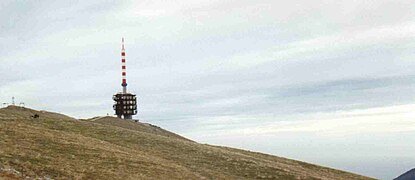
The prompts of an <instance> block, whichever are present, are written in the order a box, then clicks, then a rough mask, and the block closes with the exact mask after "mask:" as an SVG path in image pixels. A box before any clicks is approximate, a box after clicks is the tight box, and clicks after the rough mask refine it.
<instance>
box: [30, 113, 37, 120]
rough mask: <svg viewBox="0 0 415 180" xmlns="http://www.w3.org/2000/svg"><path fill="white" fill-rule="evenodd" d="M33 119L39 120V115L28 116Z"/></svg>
mask: <svg viewBox="0 0 415 180" xmlns="http://www.w3.org/2000/svg"><path fill="white" fill-rule="evenodd" d="M30 117H31V118H33V119H38V118H39V114H34V115H33V116H30Z"/></svg>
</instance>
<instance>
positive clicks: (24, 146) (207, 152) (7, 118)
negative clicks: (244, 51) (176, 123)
mask: <svg viewBox="0 0 415 180" xmlns="http://www.w3.org/2000/svg"><path fill="white" fill-rule="evenodd" d="M34 114H39V115H40V118H38V119H34V118H31V116H32V115H34ZM0 137H1V138H0V179H2V178H5V179H21V178H25V177H30V178H44V179H48V178H52V179H143V178H145V179H255V178H256V179H348V180H349V179H369V178H367V177H363V176H359V175H355V174H351V173H347V172H343V171H339V170H334V169H330V168H325V167H321V166H316V165H312V164H308V163H304V162H299V161H294V160H289V159H285V158H281V157H276V156H271V155H266V154H261V153H255V152H249V151H243V150H238V149H233V148H227V147H217V146H210V145H205V144H198V143H196V142H193V141H191V140H188V139H186V138H183V137H181V136H179V135H177V134H174V133H171V132H168V131H165V130H163V129H161V128H159V127H156V126H153V125H149V124H142V123H135V122H127V121H124V120H120V119H117V118H112V117H103V118H93V119H89V120H77V119H74V118H71V117H68V116H64V115H60V114H56V113H50V112H44V111H35V110H31V109H27V108H20V107H14V106H10V107H8V108H3V109H0Z"/></svg>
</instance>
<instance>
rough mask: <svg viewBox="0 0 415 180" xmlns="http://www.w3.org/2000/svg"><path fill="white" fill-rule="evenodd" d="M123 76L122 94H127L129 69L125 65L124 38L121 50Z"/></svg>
mask: <svg viewBox="0 0 415 180" xmlns="http://www.w3.org/2000/svg"><path fill="white" fill-rule="evenodd" d="M121 68H122V70H121V76H122V84H121V86H122V92H123V93H124V94H125V93H127V67H126V63H125V49H124V38H122V49H121Z"/></svg>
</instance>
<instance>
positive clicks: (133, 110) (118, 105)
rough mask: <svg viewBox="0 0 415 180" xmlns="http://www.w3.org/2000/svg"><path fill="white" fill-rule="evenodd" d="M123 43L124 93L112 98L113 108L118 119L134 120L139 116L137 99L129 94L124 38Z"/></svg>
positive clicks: (122, 84)
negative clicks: (134, 117) (135, 116)
mask: <svg viewBox="0 0 415 180" xmlns="http://www.w3.org/2000/svg"><path fill="white" fill-rule="evenodd" d="M121 42H122V46H121V68H122V71H121V73H122V74H121V76H122V83H121V86H122V92H119V93H117V94H115V95H113V96H112V99H113V100H114V101H115V103H114V105H113V108H114V110H115V114H116V115H117V117H119V118H124V119H132V118H133V115H136V114H137V98H136V95H135V94H132V93H128V92H127V68H126V63H125V47H124V38H122V40H121Z"/></svg>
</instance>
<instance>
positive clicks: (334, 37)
mask: <svg viewBox="0 0 415 180" xmlns="http://www.w3.org/2000/svg"><path fill="white" fill-rule="evenodd" d="M414 4H415V1H411V0H406V1H403V0H376V1H374V0H368V1H360V0H344V1H341V0H338V1H328V0H313V1H308V0H292V1H282V0H281V1H280V0H255V1H252V0H225V1H224V0H180V1H179V0H170V1H161V0H152V1H122V2H121V1H92V0H91V1H48V0H42V1H40V0H32V1H23V0H20V1H19V0H14V1H9V0H2V1H0V44H1V48H0V101H1V103H3V102H10V101H11V97H12V96H14V97H16V102H24V103H25V104H26V105H27V106H29V107H32V108H35V109H45V110H49V111H55V112H61V113H65V114H68V115H70V116H74V117H78V118H87V117H93V116H99V115H106V114H107V113H109V114H113V110H112V103H113V102H112V99H111V97H112V95H113V94H114V93H116V92H118V91H121V86H120V84H121V67H120V66H121V65H120V49H121V37H124V38H125V41H126V45H125V46H126V58H127V81H128V90H129V91H132V92H134V93H136V94H137V96H138V98H139V102H138V103H139V115H137V116H135V117H136V118H139V119H141V120H142V121H144V122H150V123H152V124H156V125H159V126H161V127H163V128H166V129H168V130H171V131H174V132H177V133H179V134H182V135H184V136H186V137H189V138H192V139H195V140H197V141H199V142H202V143H210V144H217V145H227V146H233V147H239V148H244V149H249V150H254V151H261V152H266V153H271V154H275V155H278V156H285V157H289V158H294V159H299V160H303V161H308V162H312V163H318V164H322V165H325V166H330V167H334V168H339V169H343V170H348V171H352V172H356V173H360V174H364V175H368V176H372V177H377V178H385V179H390V178H393V177H396V176H397V175H399V174H400V173H403V172H404V171H406V170H409V169H410V168H413V167H415V163H414V162H415V144H414V143H413V142H415V59H414V58H415V50H414V49H415V5H414Z"/></svg>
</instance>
